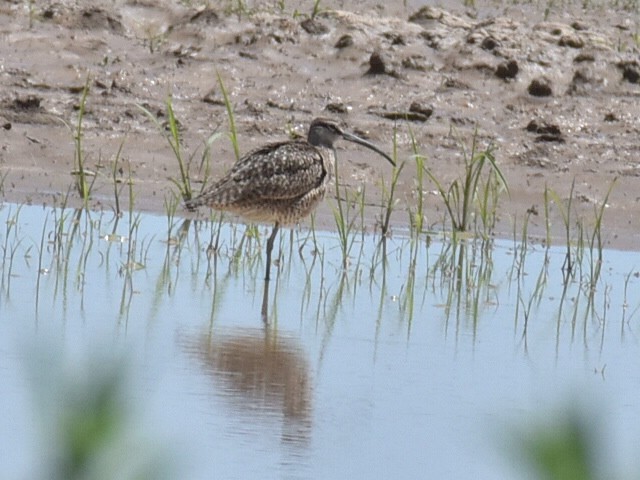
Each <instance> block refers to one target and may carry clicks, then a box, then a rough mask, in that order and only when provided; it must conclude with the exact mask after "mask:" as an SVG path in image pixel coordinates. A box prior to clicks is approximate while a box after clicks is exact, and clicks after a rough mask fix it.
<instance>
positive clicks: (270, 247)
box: [264, 222, 280, 282]
mask: <svg viewBox="0 0 640 480" xmlns="http://www.w3.org/2000/svg"><path fill="white" fill-rule="evenodd" d="M279 228H280V224H279V223H278V222H276V224H275V225H274V226H273V230H272V231H271V236H270V237H269V240H267V273H266V275H265V276H264V280H265V282H268V281H269V272H270V270H271V250H273V242H274V241H275V239H276V235H277V234H278V229H279Z"/></svg>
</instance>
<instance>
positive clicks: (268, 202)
mask: <svg viewBox="0 0 640 480" xmlns="http://www.w3.org/2000/svg"><path fill="white" fill-rule="evenodd" d="M340 138H342V139H344V140H348V141H350V142H354V143H357V144H360V145H363V146H365V147H367V148H369V149H371V150H373V151H374V152H376V153H378V154H380V155H382V156H383V157H384V158H386V159H387V160H388V161H389V162H391V164H392V165H395V163H394V161H393V159H392V158H391V157H389V155H387V154H386V153H384V152H383V151H382V150H380V149H379V148H378V147H376V146H375V145H373V144H372V143H369V142H368V141H366V140H364V139H362V138H360V137H358V136H356V135H353V134H352V133H348V132H345V131H344V130H343V129H342V128H341V127H340V125H339V124H338V122H336V121H334V120H331V119H326V118H316V119H315V120H313V121H312V122H311V125H310V126H309V133H308V136H307V140H306V141H305V140H295V141H288V142H279V143H270V144H267V145H265V146H263V147H259V148H257V149H255V150H253V151H251V152H249V153H248V154H246V155H245V156H243V157H242V158H240V159H239V160H238V161H237V162H236V163H235V164H234V165H233V166H232V167H231V170H230V171H229V172H228V173H227V174H226V175H225V176H224V177H222V178H221V179H220V180H219V181H218V182H216V183H214V184H213V185H211V186H210V187H208V188H206V189H205V190H204V191H203V192H202V193H201V194H200V195H199V196H198V197H196V198H194V199H192V200H188V201H187V202H186V207H187V208H188V209H189V210H194V209H195V208H197V207H199V206H201V205H206V206H208V207H210V208H213V209H215V210H223V211H227V212H231V213H234V214H237V215H240V216H242V217H244V218H246V219H248V220H251V221H256V222H269V223H274V227H273V230H272V232H271V235H270V236H269V240H267V271H266V274H265V280H266V281H269V274H270V270H271V250H272V249H273V243H274V240H275V237H276V234H277V233H278V229H279V228H280V226H281V225H287V224H292V223H296V222H297V221H298V220H300V219H302V218H304V217H306V216H307V215H309V214H310V213H311V212H312V211H313V210H314V209H315V207H316V206H317V205H318V203H320V201H322V199H323V198H324V194H325V192H326V190H327V184H328V183H329V179H330V177H331V172H332V171H333V168H334V161H335V158H336V154H335V149H334V146H333V144H334V142H335V141H336V140H338V139H340Z"/></svg>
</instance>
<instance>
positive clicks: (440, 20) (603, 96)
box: [0, 0, 640, 249]
mask: <svg viewBox="0 0 640 480" xmlns="http://www.w3.org/2000/svg"><path fill="white" fill-rule="evenodd" d="M206 3H207V2H196V1H193V2H178V1H177V0H176V1H168V0H164V1H153V2H152V1H146V0H140V1H135V0H119V1H115V2H114V1H107V0H93V1H86V2H75V1H71V0H61V1H57V2H49V3H47V2H34V10H33V11H32V12H29V9H28V5H29V2H26V1H23V0H13V1H11V0H0V34H1V38H2V41H0V85H1V86H2V89H1V90H0V127H1V128H0V179H2V180H1V184H2V194H3V196H4V200H5V201H10V202H28V203H48V204H51V203H53V202H57V203H58V204H60V203H61V202H62V199H63V198H64V196H65V194H66V193H67V192H69V191H70V189H71V196H70V198H69V201H70V203H71V204H72V205H74V204H79V203H80V202H79V200H78V199H77V196H76V195H75V192H74V191H73V189H72V187H71V186H72V184H73V177H72V176H71V173H72V171H73V170H74V143H73V129H74V122H76V121H77V115H78V105H79V102H80V98H81V94H82V88H83V86H84V83H85V80H86V79H87V76H89V79H90V87H91V89H90V94H89V97H88V100H87V112H86V115H85V118H84V150H85V152H87V168H88V169H90V170H91V171H93V172H96V174H97V177H96V181H95V184H94V187H93V193H92V201H91V205H92V207H96V208H112V205H113V200H114V194H113V180H112V178H111V165H112V164H113V160H114V158H115V155H116V152H117V151H118V147H119V146H120V144H121V143H122V142H123V141H124V146H123V150H122V158H121V163H120V165H121V167H122V168H121V171H120V172H118V176H119V177H120V178H121V179H126V178H127V177H128V175H129V173H128V168H129V165H130V168H131V176H132V178H133V179H134V182H135V183H134V190H135V205H136V208H138V209H143V210H150V211H157V212H163V211H164V202H165V198H166V197H167V196H168V195H169V192H170V191H171V190H172V189H173V190H175V187H174V186H173V184H172V182H171V181H170V178H177V177H178V175H179V173H178V166H177V163H176V161H175V158H174V156H173V154H172V152H171V150H170V147H169V145H168V143H167V142H166V141H165V140H164V139H163V137H162V135H161V134H160V132H159V131H158V128H157V127H156V126H155V125H154V123H153V122H151V121H150V120H149V119H148V118H147V117H146V116H145V114H144V113H143V112H142V111H141V110H140V109H139V108H138V107H137V105H138V104H139V105H144V106H146V107H147V108H148V109H149V110H150V111H152V112H154V113H162V112H163V111H164V102H165V100H166V98H167V96H168V95H169V94H171V95H172V96H173V104H174V108H175V111H176V114H177V116H178V118H179V120H180V122H181V127H182V133H183V148H184V150H185V152H187V154H189V153H190V152H194V151H196V150H197V153H196V154H195V158H196V159H198V160H199V158H200V155H201V152H202V145H203V141H204V140H205V139H206V138H208V137H209V136H210V135H211V134H212V133H213V132H216V131H218V132H225V131H227V130H228V124H227V115H226V110H225V106H224V103H223V101H222V100H223V98H222V94H221V92H220V89H219V87H218V83H217V79H216V72H219V74H220V75H221V77H222V78H223V80H224V82H225V85H226V88H227V90H228V91H229V94H230V96H231V98H232V102H233V104H234V108H235V114H236V122H237V128H238V134H239V141H240V146H241V150H242V151H247V150H249V149H251V148H253V147H256V146H258V145H260V144H263V143H266V142H269V141H273V140H277V139H283V138H286V137H287V135H291V134H292V133H294V134H299V135H304V132H305V129H306V127H307V126H308V124H309V122H310V120H311V119H312V118H313V117H315V116H319V115H323V116H334V117H338V118H342V119H343V120H344V122H345V124H346V125H348V126H349V128H350V129H351V130H353V131H355V132H356V133H359V134H360V135H363V136H367V137H368V138H369V139H370V140H371V141H373V142H374V143H376V144H378V145H379V146H381V147H382V148H384V149H385V150H389V151H390V150H391V148H392V144H393V136H394V128H396V127H397V129H398V130H397V131H398V136H397V142H398V145H397V148H398V158H399V159H400V160H402V159H407V160H408V163H407V165H406V166H405V168H404V170H403V172H402V176H401V181H400V188H399V193H398V197H399V198H400V200H401V201H402V202H404V205H407V204H408V205H415V198H416V192H415V190H416V185H415V167H414V164H413V162H412V160H411V159H410V156H411V154H412V149H411V140H410V135H409V132H410V131H412V132H413V134H414V135H415V138H416V140H417V143H418V146H419V150H420V152H421V153H422V154H424V155H426V156H427V164H428V167H429V169H431V171H432V172H433V173H434V174H435V176H436V177H438V178H440V179H441V180H442V182H443V183H448V182H451V181H452V180H453V179H455V178H456V176H458V175H459V174H460V173H461V171H462V164H461V161H462V160H461V147H460V145H461V141H463V142H465V143H466V144H467V146H469V144H470V142H471V139H472V137H473V133H474V131H475V129H476V128H477V132H478V140H479V142H480V145H481V146H483V147H486V146H487V145H488V144H489V143H493V144H494V145H495V146H496V147H497V151H496V158H497V162H498V164H499V166H500V168H501V169H502V172H503V173H504V175H505V177H506V178H507V180H508V183H509V188H510V197H506V196H505V197H504V200H503V202H502V204H501V206H500V212H501V213H500V219H499V224H498V227H497V231H498V232H499V234H501V235H503V236H511V235H512V232H513V229H514V226H513V225H514V221H515V222H517V225H518V226H519V225H521V224H522V221H523V219H524V217H525V215H526V214H527V211H529V212H532V216H531V225H530V232H531V233H532V234H536V235H541V234H543V233H544V224H545V222H544V197H543V192H544V190H545V186H548V187H549V188H550V189H552V190H554V191H555V192H557V194H558V196H559V197H560V198H562V199H564V200H566V199H567V198H568V196H569V192H570V189H571V184H572V182H573V181H574V180H575V190H574V207H575V209H576V216H575V218H576V219H578V218H579V217H580V218H582V219H583V221H584V223H585V225H587V226H589V225H590V222H592V219H593V218H594V213H593V212H594V208H595V207H597V205H599V204H600V203H601V202H602V199H603V198H604V196H605V195H606V192H607V190H608V189H609V187H610V185H611V182H612V181H613V179H614V178H617V183H616V184H615V186H614V188H613V192H612V194H611V197H610V199H609V202H608V209H607V210H606V213H605V227H604V230H603V231H604V232H605V239H606V240H607V242H609V243H610V244H612V245H615V246H618V247H624V248H635V249H638V248H640V236H639V234H638V232H639V231H640V228H639V227H640V215H639V214H638V213H639V212H640V201H639V200H640V193H638V192H639V191H640V189H639V188H638V187H639V185H640V179H639V176H640V168H639V165H640V164H639V159H640V155H639V154H640V140H639V138H640V136H639V132H640V127H639V124H638V112H639V110H638V99H639V96H640V83H639V82H640V56H639V54H638V50H639V49H638V44H637V32H638V31H639V25H638V14H637V12H635V11H634V12H629V11H625V10H622V9H620V11H618V12H616V11H614V10H613V9H612V8H611V6H607V7H597V6H590V7H588V8H587V9H586V10H583V9H581V8H578V6H576V8H575V9H574V10H573V11H569V10H567V9H566V7H565V10H564V11H561V12H559V11H554V10H551V11H549V12H548V16H547V18H546V19H545V18H544V15H545V11H544V7H543V6H538V5H534V4H531V3H527V4H526V5H517V6H503V7H500V8H496V7H495V6H492V7H486V8H483V7H476V9H475V10H465V9H463V8H462V7H461V6H460V5H455V6H452V7H451V8H435V7H429V8H424V9H422V10H420V9H419V8H418V7H416V6H413V7H412V4H411V3H410V2H409V5H408V6H406V7H405V6H404V3H403V2H395V3H397V4H398V5H394V6H385V7H380V6H377V7H376V6H375V3H374V2H358V7H355V6H352V7H349V5H348V4H347V6H346V7H345V6H344V5H343V2H339V1H332V2H330V1H323V2H321V3H320V6H321V8H322V12H321V13H320V14H319V15H317V16H316V17H315V18H314V19H310V17H309V15H308V14H309V13H310V11H309V8H310V6H309V5H310V3H312V2H293V1H291V2H290V1H286V2H282V3H284V10H282V11H281V10H279V9H278V8H277V6H276V5H277V3H278V2H263V4H262V6H259V5H258V2H256V4H255V5H254V4H252V3H251V2H244V4H245V5H246V6H247V11H245V12H241V13H240V14H239V12H237V10H233V8H234V7H235V6H237V5H238V4H239V2H231V1H229V2H226V3H225V2H219V3H220V5H221V6H220V7H216V8H209V7H206V6H202V5H203V4H206ZM509 3H511V2H509ZM214 4H216V5H217V4H218V2H214ZM225 5H226V7H225ZM365 5H369V6H370V8H365ZM579 5H580V6H582V5H583V2H580V3H579ZM349 8H351V11H348V10H349ZM296 9H297V11H298V12H301V13H303V15H294V12H295V11H296ZM355 9H358V11H357V12H356V11H355ZM65 122H66V124H65ZM212 151H213V155H212V163H213V167H212V168H213V171H212V176H213V177H217V176H219V175H220V174H222V173H223V171H224V170H225V169H226V168H228V167H229V165H230V164H231V163H232V159H233V153H232V148H231V144H230V142H229V141H228V139H227V138H225V137H224V136H221V137H220V138H218V139H217V140H216V141H214V143H213V144H212ZM338 158H339V159H340V172H341V173H340V175H341V182H344V183H346V184H348V185H349V186H351V187H352V188H354V189H356V188H359V187H361V186H363V185H364V186H365V187H366V197H367V200H368V201H370V203H371V205H370V206H369V208H367V212H368V215H369V222H370V225H371V227H372V228H373V226H374V225H375V222H376V221H377V218H376V217H378V216H379V214H380V208H379V207H377V206H375V204H376V203H377V200H376V199H377V198H379V195H380V193H379V192H380V184H381V178H384V179H385V180H384V181H385V182H388V181H389V179H390V175H391V172H390V169H389V166H388V164H386V162H385V161H384V160H383V159H382V158H379V157H377V156H372V155H371V154H370V152H368V151H367V150H362V149H358V148H357V147H356V146H353V145H351V144H346V145H345V144H344V143H341V144H340V145H339V146H338ZM194 168H195V167H194ZM193 176H194V179H195V180H197V179H198V174H197V173H195V171H194V173H193ZM424 189H425V191H426V196H425V209H426V211H427V212H428V218H427V222H428V224H429V225H434V226H435V228H440V226H441V224H442V219H443V218H444V210H443V203H442V199H440V198H439V197H438V196H437V195H435V194H434V193H433V191H434V186H433V185H432V184H430V183H425V186H424ZM122 195H123V200H122V201H123V202H125V203H126V202H127V200H126V189H125V191H123V193H122ZM328 212H330V210H329V207H328V206H326V205H325V206H324V207H323V208H321V209H320V214H319V219H320V221H321V222H324V224H325V225H331V222H332V220H331V218H330V214H328ZM536 212H537V215H536V214H535V213H536ZM551 214H552V220H553V228H554V233H556V234H559V233H560V231H561V227H562V221H561V218H560V216H559V213H558V209H557V208H553V211H552V212H551ZM394 215H395V222H396V224H395V228H396V229H400V228H403V227H404V226H405V225H406V223H407V218H408V215H407V213H406V207H405V206H403V205H402V204H401V205H399V206H398V207H397V210H396V212H395V214H394ZM518 226H517V227H516V228H517V229H518V230H520V227H518Z"/></svg>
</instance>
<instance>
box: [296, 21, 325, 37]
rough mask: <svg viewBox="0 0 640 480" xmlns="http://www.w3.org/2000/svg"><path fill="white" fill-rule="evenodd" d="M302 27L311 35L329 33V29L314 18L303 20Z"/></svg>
mask: <svg viewBox="0 0 640 480" xmlns="http://www.w3.org/2000/svg"><path fill="white" fill-rule="evenodd" d="M300 26H301V27H302V29H303V30H304V31H305V32H307V33H308V34H309V35H322V34H324V33H327V32H328V31H329V27H327V26H326V25H325V24H324V23H322V22H319V21H318V20H316V19H314V18H307V19H305V20H303V21H302V22H300Z"/></svg>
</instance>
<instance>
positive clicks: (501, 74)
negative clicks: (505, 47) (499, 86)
mask: <svg viewBox="0 0 640 480" xmlns="http://www.w3.org/2000/svg"><path fill="white" fill-rule="evenodd" d="M519 70H520V68H519V67H518V62H516V61H515V60H508V61H506V62H503V63H501V64H500V65H498V66H497V68H496V72H495V73H496V77H498V78H502V79H503V80H508V79H511V78H516V75H518V71H519Z"/></svg>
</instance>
